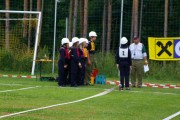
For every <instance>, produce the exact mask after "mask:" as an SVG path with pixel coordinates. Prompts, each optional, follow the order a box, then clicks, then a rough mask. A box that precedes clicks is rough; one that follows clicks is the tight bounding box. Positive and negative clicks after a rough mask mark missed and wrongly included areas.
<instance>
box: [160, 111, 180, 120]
mask: <svg viewBox="0 0 180 120" xmlns="http://www.w3.org/2000/svg"><path fill="white" fill-rule="evenodd" d="M178 115H180V111H179V112H177V113H175V114H173V115H171V116H169V117H167V118H164V119H163V120H171V119H172V118H174V117H176V116H178Z"/></svg>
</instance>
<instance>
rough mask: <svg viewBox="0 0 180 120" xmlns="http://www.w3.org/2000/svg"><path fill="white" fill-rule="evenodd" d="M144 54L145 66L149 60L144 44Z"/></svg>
mask: <svg viewBox="0 0 180 120" xmlns="http://www.w3.org/2000/svg"><path fill="white" fill-rule="evenodd" d="M142 53H143V59H144V64H145V65H147V64H148V60H147V53H146V48H145V46H144V44H143V48H142Z"/></svg>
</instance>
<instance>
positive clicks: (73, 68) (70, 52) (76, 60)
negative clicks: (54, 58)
mask: <svg viewBox="0 0 180 120" xmlns="http://www.w3.org/2000/svg"><path fill="white" fill-rule="evenodd" d="M96 37H97V34H96V32H94V31H91V32H90V33H89V38H90V40H89V41H88V39H86V38H78V37H73V38H72V41H71V42H70V41H69V39H68V38H63V39H62V40H61V47H60V49H59V53H60V58H59V61H58V75H59V77H58V85H59V86H60V87H63V86H66V85H70V86H71V87H77V86H80V85H88V84H89V81H90V75H91V72H92V70H93V68H94V53H95V44H94V42H95V40H96Z"/></svg>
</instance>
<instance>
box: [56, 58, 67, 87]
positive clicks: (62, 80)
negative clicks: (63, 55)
mask: <svg viewBox="0 0 180 120" xmlns="http://www.w3.org/2000/svg"><path fill="white" fill-rule="evenodd" d="M58 75H59V77H58V85H59V86H65V85H66V84H67V83H66V82H67V76H68V68H64V64H62V62H61V61H58Z"/></svg>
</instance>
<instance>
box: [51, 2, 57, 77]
mask: <svg viewBox="0 0 180 120" xmlns="http://www.w3.org/2000/svg"><path fill="white" fill-rule="evenodd" d="M54 12H55V15H54V44H53V61H52V74H53V73H54V61H55V49H56V16H57V0H55V11H54Z"/></svg>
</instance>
